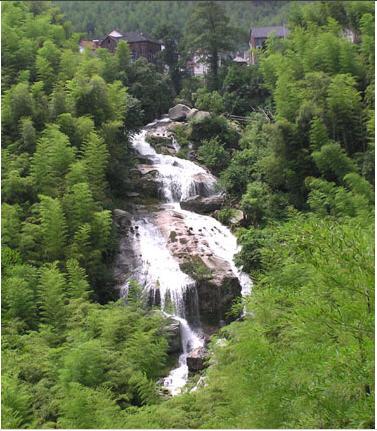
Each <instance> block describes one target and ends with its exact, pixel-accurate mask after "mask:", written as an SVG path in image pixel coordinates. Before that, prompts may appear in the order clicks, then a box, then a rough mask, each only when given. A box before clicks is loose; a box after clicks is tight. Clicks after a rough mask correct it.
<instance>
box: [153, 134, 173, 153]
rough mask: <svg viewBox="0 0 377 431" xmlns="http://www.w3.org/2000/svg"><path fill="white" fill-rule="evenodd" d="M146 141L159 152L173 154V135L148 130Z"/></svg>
mask: <svg viewBox="0 0 377 431" xmlns="http://www.w3.org/2000/svg"><path fill="white" fill-rule="evenodd" d="M146 141H147V142H148V143H149V144H150V145H151V146H152V147H153V148H154V149H155V150H156V152H157V153H159V154H165V155H174V154H175V153H176V150H175V147H174V145H173V137H172V136H171V135H167V134H166V133H165V132H164V133H163V134H161V133H159V132H156V133H151V132H150V133H148V134H147V136H146Z"/></svg>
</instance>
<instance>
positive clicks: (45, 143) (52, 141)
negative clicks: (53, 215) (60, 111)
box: [31, 125, 75, 196]
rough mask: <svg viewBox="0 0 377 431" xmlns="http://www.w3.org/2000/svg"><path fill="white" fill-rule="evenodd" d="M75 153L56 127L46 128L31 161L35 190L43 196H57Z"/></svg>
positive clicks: (65, 137) (66, 138)
mask: <svg viewBox="0 0 377 431" xmlns="http://www.w3.org/2000/svg"><path fill="white" fill-rule="evenodd" d="M74 155H75V151H74V149H73V148H72V147H71V146H70V144H69V140H68V137H67V136H66V135H64V134H63V133H61V132H60V131H59V130H58V128H57V127H56V126H53V125H51V126H48V127H47V129H46V130H45V131H44V132H43V134H42V137H41V138H40V139H39V140H38V143H37V148H36V150H35V153H34V154H33V157H32V160H31V175H32V179H33V182H34V184H35V189H36V190H37V191H38V192H39V193H42V194H44V195H48V196H58V195H59V194H61V192H62V188H63V185H64V183H63V179H64V175H65V174H66V173H67V172H68V168H69V165H70V164H71V163H72V162H73V160H74Z"/></svg>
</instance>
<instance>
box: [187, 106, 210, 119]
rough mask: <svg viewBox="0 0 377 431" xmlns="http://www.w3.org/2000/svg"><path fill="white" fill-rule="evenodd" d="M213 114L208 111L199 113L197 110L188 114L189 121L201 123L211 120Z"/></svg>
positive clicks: (192, 110)
mask: <svg viewBox="0 0 377 431" xmlns="http://www.w3.org/2000/svg"><path fill="white" fill-rule="evenodd" d="M210 116H211V113H210V112H208V111H198V110H197V109H191V111H190V112H189V113H188V114H187V120H190V121H191V120H194V121H195V122H201V121H204V120H205V119H207V118H209V117H210Z"/></svg>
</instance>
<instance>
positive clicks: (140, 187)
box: [131, 165, 161, 198]
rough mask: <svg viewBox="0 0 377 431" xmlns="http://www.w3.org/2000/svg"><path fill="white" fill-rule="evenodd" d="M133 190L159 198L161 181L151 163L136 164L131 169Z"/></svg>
mask: <svg viewBox="0 0 377 431" xmlns="http://www.w3.org/2000/svg"><path fill="white" fill-rule="evenodd" d="M131 174H132V180H133V184H134V185H135V192H136V193H139V194H141V195H143V197H148V198H159V196H160V188H161V183H160V180H159V178H158V171H157V169H156V168H155V167H154V166H153V165H138V167H137V169H133V170H132V173H131Z"/></svg>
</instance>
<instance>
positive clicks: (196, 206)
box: [181, 194, 225, 214]
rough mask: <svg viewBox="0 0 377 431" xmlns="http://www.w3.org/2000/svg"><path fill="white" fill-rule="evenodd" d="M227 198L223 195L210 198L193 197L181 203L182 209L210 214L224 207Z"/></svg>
mask: <svg viewBox="0 0 377 431" xmlns="http://www.w3.org/2000/svg"><path fill="white" fill-rule="evenodd" d="M224 200H225V197H224V195H222V194H218V195H212V196H208V197H203V196H199V195H196V196H192V197H189V198H188V199H186V200H184V201H182V202H181V208H182V209H184V210H187V211H193V212H196V213H199V214H209V213H211V212H213V211H216V210H218V209H220V208H221V207H222V206H223V205H224Z"/></svg>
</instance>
